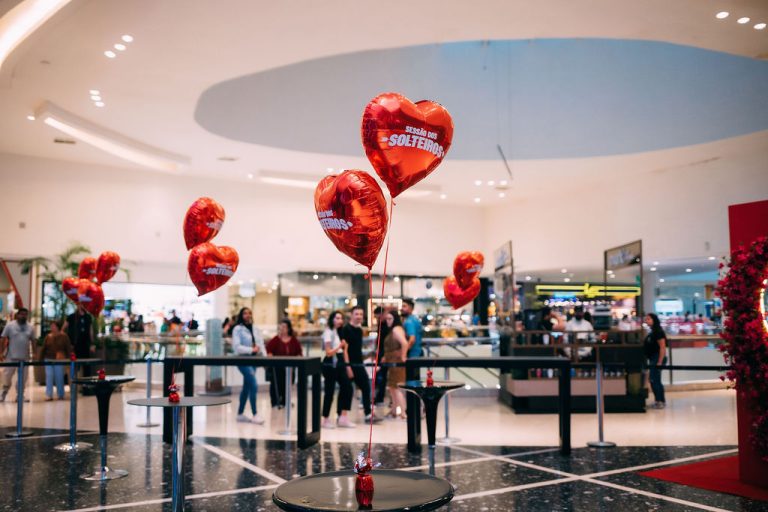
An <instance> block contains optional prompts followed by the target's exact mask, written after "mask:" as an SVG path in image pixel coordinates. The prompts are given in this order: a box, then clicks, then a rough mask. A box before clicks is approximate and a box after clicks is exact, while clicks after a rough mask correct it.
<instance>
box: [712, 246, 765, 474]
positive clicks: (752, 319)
mask: <svg viewBox="0 0 768 512" xmlns="http://www.w3.org/2000/svg"><path fill="white" fill-rule="evenodd" d="M766 279H768V238H766V237H761V238H758V239H757V240H755V241H754V242H753V243H752V245H750V246H749V247H748V248H744V247H739V248H737V249H734V250H733V251H732V252H731V262H730V264H729V269H728V274H727V275H726V276H725V277H724V278H723V279H721V280H720V281H719V282H718V284H717V293H718V295H719V296H720V297H722V299H723V314H724V315H725V317H726V319H725V322H724V323H723V326H724V330H723V333H722V334H721V335H720V337H721V338H722V339H723V344H722V345H720V347H718V348H719V349H720V351H721V352H723V354H724V358H725V361H726V363H728V364H729V365H730V366H731V369H730V370H729V371H728V372H727V373H726V375H725V376H726V378H728V380H730V381H731V382H733V383H734V385H735V387H736V391H737V392H738V393H739V394H740V395H741V396H742V397H743V398H745V399H748V400H749V401H750V404H751V406H752V411H753V417H754V418H755V421H754V423H753V424H752V444H753V446H754V447H755V449H756V450H757V452H758V453H759V454H760V455H761V457H762V458H763V460H766V461H768V331H766V325H765V320H764V318H763V317H762V315H761V313H760V300H761V296H760V294H761V292H762V291H763V289H764V287H765V285H764V284H763V283H764V282H765V280H766Z"/></svg>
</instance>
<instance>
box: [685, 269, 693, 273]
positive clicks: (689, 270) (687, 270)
mask: <svg viewBox="0 0 768 512" xmlns="http://www.w3.org/2000/svg"><path fill="white" fill-rule="evenodd" d="M685 271H686V272H693V269H692V268H687V269H685Z"/></svg>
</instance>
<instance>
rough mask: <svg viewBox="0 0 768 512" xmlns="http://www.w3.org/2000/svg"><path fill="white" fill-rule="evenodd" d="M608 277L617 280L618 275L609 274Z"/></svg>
mask: <svg viewBox="0 0 768 512" xmlns="http://www.w3.org/2000/svg"><path fill="white" fill-rule="evenodd" d="M608 277H610V278H611V279H616V274H608Z"/></svg>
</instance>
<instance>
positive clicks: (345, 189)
mask: <svg viewBox="0 0 768 512" xmlns="http://www.w3.org/2000/svg"><path fill="white" fill-rule="evenodd" d="M315 211H316V213H317V218H318V220H319V221H320V226H322V228H323V231H325V234H326V235H327V236H328V238H330V239H331V242H333V245H335V246H336V248H337V249H338V250H339V251H341V252H343V253H344V254H346V255H347V256H349V257H350V258H352V259H353V260H355V261H357V262H358V263H360V264H362V265H365V266H366V267H367V268H368V269H369V270H370V269H371V268H372V267H373V264H374V263H375V262H376V258H377V257H378V255H379V251H381V246H382V245H383V244H384V239H385V238H386V236H387V200H386V199H384V194H383V193H382V191H381V187H380V186H379V184H378V183H376V180H374V179H373V177H372V176H371V175H370V174H368V173H366V172H363V171H358V170H350V171H344V172H342V173H341V174H339V175H338V176H333V175H332V176H326V177H325V178H323V179H322V180H320V183H318V184H317V188H316V189H315Z"/></svg>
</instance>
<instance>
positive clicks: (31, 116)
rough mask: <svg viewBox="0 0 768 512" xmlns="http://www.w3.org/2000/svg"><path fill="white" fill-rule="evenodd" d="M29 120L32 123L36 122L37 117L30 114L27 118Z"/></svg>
mask: <svg viewBox="0 0 768 512" xmlns="http://www.w3.org/2000/svg"><path fill="white" fill-rule="evenodd" d="M27 119H29V120H30V121H34V120H35V116H33V115H32V114H30V115H28V116H27Z"/></svg>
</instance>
